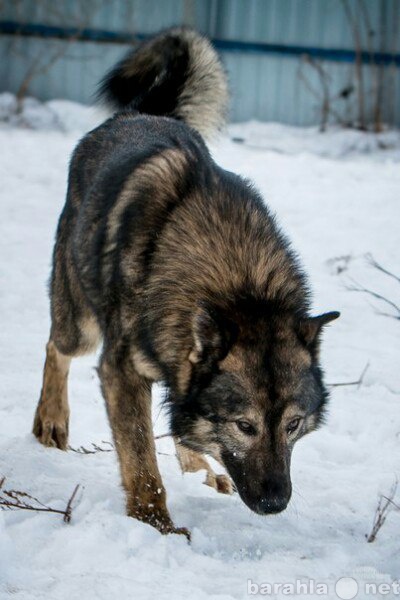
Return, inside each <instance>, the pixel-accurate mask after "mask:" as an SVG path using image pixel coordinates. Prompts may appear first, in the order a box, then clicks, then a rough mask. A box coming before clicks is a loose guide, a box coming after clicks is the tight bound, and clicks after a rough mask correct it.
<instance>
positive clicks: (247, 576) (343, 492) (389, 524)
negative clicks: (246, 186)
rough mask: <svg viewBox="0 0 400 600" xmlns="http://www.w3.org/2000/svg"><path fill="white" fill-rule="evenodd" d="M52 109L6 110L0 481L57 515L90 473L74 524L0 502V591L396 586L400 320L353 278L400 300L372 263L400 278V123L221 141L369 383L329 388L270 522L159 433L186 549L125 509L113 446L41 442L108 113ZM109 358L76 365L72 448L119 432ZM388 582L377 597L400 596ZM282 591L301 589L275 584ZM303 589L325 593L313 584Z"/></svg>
mask: <svg viewBox="0 0 400 600" xmlns="http://www.w3.org/2000/svg"><path fill="white" fill-rule="evenodd" d="M2 99H3V101H2ZM6 101H8V103H9V106H11V107H12V106H13V101H12V97H11V96H8V100H7V98H6V99H4V98H3V96H2V97H0V116H1V114H4V113H1V109H2V107H3V109H4V105H5V104H6ZM34 106H35V105H32V103H31V105H30V107H31V109H33V108H34ZM36 108H37V110H39V109H38V105H36ZM46 108H47V109H49V110H51V111H52V113H53V114H54V115H56V121H54V120H50V121H47V125H46V123H45V124H44V126H40V127H39V121H40V119H36V120H35V119H34V122H35V123H36V126H35V127H37V129H35V128H34V126H33V125H32V124H31V125H29V124H27V120H26V119H25V121H24V122H21V121H20V122H18V123H17V124H18V127H16V126H15V125H16V123H15V122H14V123H13V122H11V121H10V119H9V118H8V117H4V118H3V124H2V125H1V127H0V145H1V148H2V152H1V161H0V177H1V181H2V186H1V191H0V193H1V200H0V207H1V209H0V210H1V222H0V227H1V235H0V245H1V250H0V253H1V254H0V256H1V262H0V314H1V330H0V338H1V348H2V352H1V355H0V361H1V366H0V374H1V375H0V385H1V395H0V478H1V477H2V476H4V477H6V482H5V484H4V486H5V488H13V489H21V490H25V491H27V492H29V493H30V494H32V495H33V496H35V497H38V498H39V499H40V500H41V501H42V502H45V503H46V504H49V505H51V506H54V507H56V508H64V507H65V505H66V503H67V501H68V499H69V497H70V495H71V493H72V491H73V489H74V487H75V485H76V484H78V483H79V484H80V485H81V489H80V491H79V493H78V496H77V498H76V500H75V502H74V507H73V513H72V521H71V523H70V524H65V523H64V522H63V520H62V518H61V517H60V515H55V514H45V513H34V512H29V511H13V512H11V511H7V512H6V511H3V512H1V511H0V598H1V599H3V598H4V599H7V598H15V599H18V600H28V599H29V600H31V599H39V598H40V599H43V598H46V599H50V600H66V599H68V600H69V599H72V600H75V599H78V598H79V599H81V598H84V599H85V600H92V599H93V600H94V599H96V600H98V599H99V600H106V599H109V598H114V597H115V598H118V600H125V599H128V598H129V599H130V598H138V599H140V600H146V599H152V600H153V599H154V598H157V599H164V598H173V599H174V600H180V599H183V598H185V599H186V598H190V599H191V600H202V599H203V598H211V599H215V600H216V599H218V600H231V599H243V598H247V597H248V596H249V595H252V594H250V592H251V590H252V589H253V590H254V586H253V588H251V586H250V583H255V584H257V585H261V584H267V583H269V584H274V583H275V584H279V583H281V584H283V583H287V584H290V583H292V584H294V583H295V582H296V580H301V581H303V582H310V580H312V581H314V582H320V583H324V584H325V585H326V586H328V590H329V591H328V596H326V595H325V597H330V598H334V597H336V596H335V592H334V585H335V582H336V581H337V580H338V579H339V578H342V577H353V578H355V579H356V580H357V581H358V582H359V588H360V590H361V591H360V592H359V595H358V596H357V597H358V598H364V597H366V595H365V593H364V592H363V589H364V588H363V586H364V583H363V582H365V581H369V582H371V581H372V582H377V583H380V582H386V583H389V587H390V586H391V584H392V582H393V580H396V579H398V578H399V577H400V561H399V550H400V547H399V540H400V512H397V511H395V510H393V511H391V512H390V514H389V515H388V518H387V521H386V523H385V524H384V526H383V528H382V529H381V530H380V532H379V533H378V537H377V539H376V541H375V542H374V543H372V544H368V543H367V542H366V539H365V534H368V533H369V532H370V530H371V527H372V523H373V518H374V513H375V509H376V506H377V502H378V499H379V495H380V494H381V493H383V494H387V493H389V490H390V488H391V486H392V484H393V482H394V481H395V480H396V477H397V478H399V477H400V460H399V459H400V452H399V443H400V419H399V417H400V374H399V368H398V361H399V350H400V344H399V327H400V325H399V322H398V321H396V320H394V319H391V318H388V317H384V316H382V315H380V314H378V312H379V311H381V312H389V311H390V309H389V307H386V306H384V305H383V304H381V303H379V302H378V301H377V300H373V299H372V298H370V297H368V296H366V295H364V294H361V293H355V292H351V291H349V290H348V287H349V286H351V285H354V281H355V282H356V283H357V284H359V285H363V286H366V287H368V288H370V289H372V290H374V291H377V292H379V293H381V294H382V295H384V296H386V297H387V298H390V299H391V300H393V301H394V302H397V303H398V300H397V299H398V288H399V284H398V283H397V282H396V281H395V280H394V279H391V278H389V277H387V276H385V275H384V274H382V273H379V272H378V271H377V270H376V269H374V268H373V267H371V265H370V264H369V262H368V260H367V256H366V255H367V254H368V253H370V254H372V255H373V257H374V258H375V259H376V260H377V261H378V262H379V263H381V264H382V265H384V266H385V267H386V268H388V269H390V270H391V271H394V272H397V274H398V265H399V244H398V215H399V200H400V169H399V162H400V156H399V150H398V148H399V143H398V138H399V134H398V132H393V131H392V132H386V133H385V134H382V135H383V136H386V138H385V139H386V140H392V141H391V142H390V144H389V146H390V147H388V146H387V145H386V146H385V144H383V146H385V148H382V144H379V140H378V138H377V137H373V136H372V137H371V135H369V137H368V141H367V138H365V137H363V134H358V133H355V132H346V131H333V130H332V131H329V132H328V133H327V134H324V135H323V134H319V133H318V132H317V131H316V130H313V131H312V130H309V129H307V130H300V129H297V130H295V128H289V127H285V126H282V125H276V124H260V123H258V124H256V123H249V124H242V125H234V126H232V127H231V128H230V136H231V137H235V138H241V139H242V140H244V141H242V142H233V141H232V140H231V139H230V137H229V136H228V135H225V136H223V137H222V139H221V140H220V142H219V143H218V144H216V143H215V144H214V146H213V153H214V155H215V157H216V159H217V160H218V161H219V162H220V163H221V164H222V165H223V166H224V167H226V168H229V169H230V170H232V171H236V172H239V173H242V174H243V175H245V176H247V177H249V178H251V179H253V180H254V181H255V183H256V185H257V186H258V188H259V189H260V190H261V191H262V193H263V195H264V197H265V199H266V201H267V202H268V204H269V205H270V206H271V207H272V209H273V210H274V211H276V213H277V215H278V219H279V222H280V223H281V226H282V228H283V229H284V231H286V233H287V234H288V236H289V237H290V238H291V240H292V242H293V246H294V248H296V249H297V250H298V252H299V253H300V256H301V259H302V261H303V263H304V265H305V267H306V270H307V272H308V273H309V276H310V280H311V283H312V287H313V290H314V308H315V312H318V311H325V310H340V311H341V313H342V316H341V318H340V319H339V321H337V322H335V323H333V324H332V326H331V327H329V328H327V330H326V333H325V336H324V344H323V351H322V357H323V364H324V367H325V370H326V379H327V382H349V381H354V380H356V379H358V377H359V375H360V373H361V372H362V371H363V369H364V367H365V365H366V364H367V363H368V362H369V368H368V370H367V372H366V374H365V377H364V379H363V382H362V384H361V385H360V386H348V387H346V386H345V387H334V388H332V397H331V403H330V410H329V418H328V420H327V424H326V425H325V426H324V427H323V428H322V429H321V430H320V431H318V432H315V433H313V434H311V435H310V436H308V437H306V438H305V439H303V440H301V441H300V442H299V443H298V446H297V447H296V449H295V451H294V454H293V465H292V480H293V486H294V494H293V499H292V501H291V503H290V506H289V508H288V509H287V510H286V511H285V512H284V513H282V514H280V515H278V516H272V517H260V516H257V515H255V514H253V513H251V512H250V511H249V509H247V507H246V506H245V505H244V504H243V503H242V502H241V501H240V499H239V498H238V497H237V495H236V496H233V497H226V496H223V495H219V494H217V493H216V492H215V491H214V490H212V489H210V488H208V487H206V486H204V485H202V481H203V479H204V473H196V474H185V475H181V473H180V471H179V467H178V464H177V461H176V459H175V457H174V454H173V447H172V442H171V439H170V438H168V437H166V438H162V439H160V440H159V441H158V442H157V448H158V450H159V452H161V453H162V454H159V457H158V458H159V464H160V469H161V471H162V474H163V478H164V482H165V485H166V488H167V492H168V503H169V507H170V510H171V513H172V515H173V518H174V520H175V522H176V524H177V525H178V526H186V527H189V528H190V529H191V531H192V543H191V545H188V544H187V542H186V540H185V539H184V538H183V537H180V536H167V537H164V536H161V535H160V534H159V533H158V532H157V531H155V530H153V529H152V528H151V527H149V526H147V525H145V524H142V523H139V522H137V521H134V520H132V519H129V518H128V517H126V516H125V514H124V497H123V492H122V489H121V487H120V484H119V474H118V466H117V461H116V456H115V453H114V452H107V453H106V452H104V453H97V454H90V455H84V454H77V453H75V452H68V453H63V452H61V451H59V450H55V449H46V448H43V447H42V446H41V445H39V444H38V443H37V442H36V440H35V439H34V438H33V436H32V435H31V433H30V430H31V425H32V419H33V413H34V410H35V406H36V402H37V399H38V395H39V391H40V386H41V374H42V366H43V359H44V346H45V343H46V340H47V336H48V330H49V310H48V298H47V293H46V282H47V279H48V275H49V269H50V260H51V251H52V244H53V239H54V231H55V227H56V222H57V218H58V215H59V213H60V210H61V207H62V205H63V202H64V194H65V186H66V177H67V166H68V160H69V156H70V154H71V151H72V149H73V147H74V145H75V144H76V142H77V140H78V138H79V137H80V136H81V135H82V133H83V131H84V130H85V129H87V128H90V127H92V126H94V125H95V124H96V122H98V119H99V118H100V113H98V112H96V111H94V110H93V109H90V108H88V107H80V106H79V105H74V104H73V103H69V102H68V103H67V102H65V101H53V102H52V103H47V105H46ZM5 112H7V111H5ZM31 112H32V111H31ZM7 114H8V115H10V112H9V111H8V113H7ZM43 114H44V113H43V112H42V115H43ZM7 119H8V120H7ZM44 121H46V119H45V117H43V119H42V125H43V122H44ZM55 122H57V123H58V124H60V123H61V126H57V127H56V126H54V123H55ZM49 123H50V124H49ZM51 123H53V125H51ZM325 136H326V137H325ZM362 140H364V141H362ZM388 143H389V142H388ZM349 149H350V150H349ZM95 365H96V357H95V356H89V357H85V358H82V359H79V360H76V361H75V362H74V363H73V366H72V372H71V377H70V401H71V424H70V429H71V437H70V443H71V445H72V446H73V447H79V446H84V447H86V448H88V449H90V448H91V447H92V446H91V444H92V443H96V444H100V445H102V440H104V441H109V440H111V433H110V430H109V426H108V423H107V419H106V414H105V408H104V404H103V400H102V398H101V393H100V389H99V384H98V380H97V376H96V373H95V371H94V367H95ZM161 397H162V389H161V388H160V387H156V388H155V390H154V398H155V402H154V424H155V432H156V434H162V433H165V432H166V431H167V430H168V426H167V421H166V416H165V414H163V412H162V411H161V412H160V407H159V401H160V398H161ZM103 446H104V444H103ZM399 497H400V494H399V492H398V493H397V500H396V501H397V502H398V503H399ZM249 582H250V583H249ZM342 583H343V585H345V584H346V582H342ZM248 586H250V587H248ZM338 589H339V588H338ZM390 590H391V591H390V593H389V594H387V595H385V596H383V595H382V596H378V597H385V598H395V597H398V596H397V594H396V593H395V588H394V587H390ZM256 597H262V596H261V595H260V594H259V595H258V596H256ZM267 597H277V598H283V597H286V595H285V594H284V593H283V591H282V588H280V589H277V588H276V587H275V589H274V590H273V592H272V593H271V594H269V595H268V596H267ZM296 597H298V598H310V597H311V596H310V594H307V593H306V592H304V590H303V591H301V592H300V593H299V594H298V595H297V596H296Z"/></svg>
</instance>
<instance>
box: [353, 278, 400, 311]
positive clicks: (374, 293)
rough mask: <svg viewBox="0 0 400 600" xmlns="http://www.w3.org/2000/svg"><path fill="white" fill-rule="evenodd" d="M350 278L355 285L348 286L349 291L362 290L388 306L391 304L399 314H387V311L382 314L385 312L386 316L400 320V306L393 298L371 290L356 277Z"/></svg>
mask: <svg viewBox="0 0 400 600" xmlns="http://www.w3.org/2000/svg"><path fill="white" fill-rule="evenodd" d="M350 280H351V281H352V282H353V284H354V285H353V287H350V286H346V287H347V290H348V291H349V292H362V293H364V294H368V295H369V296H372V298H376V299H377V300H380V301H381V302H384V303H385V304H387V305H388V306H391V307H392V308H393V309H394V310H395V311H396V312H397V313H398V314H397V315H390V314H388V315H386V314H385V313H381V314H383V315H384V316H388V317H391V318H392V319H397V320H400V306H397V304H395V303H394V302H392V300H389V299H388V298H385V296H382V294H379V293H378V292H374V291H373V290H370V289H368V288H365V287H363V286H361V285H360V284H359V283H357V282H356V281H355V280H354V279H350Z"/></svg>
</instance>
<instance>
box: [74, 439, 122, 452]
mask: <svg viewBox="0 0 400 600" xmlns="http://www.w3.org/2000/svg"><path fill="white" fill-rule="evenodd" d="M101 443H102V444H107V445H108V446H110V447H109V448H102V447H101V446H98V445H97V444H95V443H93V442H92V448H93V450H88V449H87V448H85V446H79V448H73V447H72V446H68V450H71V452H76V453H77V454H97V453H98V452H113V450H114V446H113V444H112V443H111V442H105V441H104V440H102V442H101Z"/></svg>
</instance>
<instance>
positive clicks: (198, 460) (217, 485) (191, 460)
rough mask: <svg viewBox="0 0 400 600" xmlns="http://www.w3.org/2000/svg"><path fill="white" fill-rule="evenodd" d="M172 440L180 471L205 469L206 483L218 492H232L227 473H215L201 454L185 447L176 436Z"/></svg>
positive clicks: (193, 471) (187, 471) (188, 471)
mask: <svg viewBox="0 0 400 600" xmlns="http://www.w3.org/2000/svg"><path fill="white" fill-rule="evenodd" d="M174 442H175V449H176V456H177V458H178V462H179V465H180V467H181V470H182V473H196V472H197V471H201V470H203V469H204V470H205V471H206V479H205V481H204V483H205V484H206V485H209V486H210V487H212V488H214V489H215V490H217V492H219V493H220V494H233V492H234V487H233V483H232V481H231V479H230V477H228V475H224V474H221V475H217V473H215V472H214V470H213V469H212V468H211V465H210V464H209V463H208V461H207V460H206V459H205V457H204V456H203V455H202V454H200V453H199V452H195V451H194V450H190V449H189V448H186V447H185V446H183V445H182V444H181V443H180V442H179V440H177V439H176V438H174Z"/></svg>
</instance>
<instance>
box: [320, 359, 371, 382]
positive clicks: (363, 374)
mask: <svg viewBox="0 0 400 600" xmlns="http://www.w3.org/2000/svg"><path fill="white" fill-rule="evenodd" d="M368 369H369V362H367V364H366V365H365V367H364V369H363V370H362V373H361V375H360V377H359V378H358V379H357V381H345V382H343V383H328V386H329V387H344V386H348V385H357V386H358V387H360V386H361V385H362V382H363V381H364V377H365V373H366V372H367V371H368Z"/></svg>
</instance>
